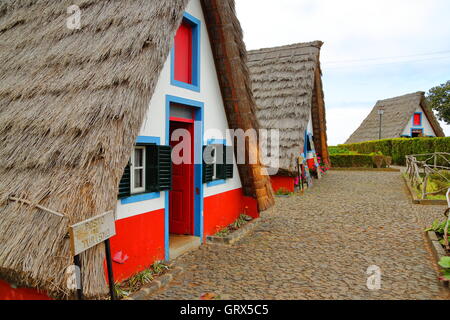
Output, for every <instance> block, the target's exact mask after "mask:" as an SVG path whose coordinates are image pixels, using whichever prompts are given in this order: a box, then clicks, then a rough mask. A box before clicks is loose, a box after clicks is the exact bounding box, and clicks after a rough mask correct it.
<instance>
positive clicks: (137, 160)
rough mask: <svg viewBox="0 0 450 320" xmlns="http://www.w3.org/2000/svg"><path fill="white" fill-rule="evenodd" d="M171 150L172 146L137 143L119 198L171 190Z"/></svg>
mask: <svg viewBox="0 0 450 320" xmlns="http://www.w3.org/2000/svg"><path fill="white" fill-rule="evenodd" d="M171 152H172V149H171V147H170V146H158V145H156V144H150V143H149V144H138V145H136V147H135V148H134V150H133V153H132V155H131V158H130V161H129V163H128V165H127V166H126V167H125V169H124V173H123V176H122V179H121V180H120V184H119V198H120V199H122V198H127V197H130V196H134V195H140V194H146V193H153V192H159V191H163V190H170V189H171V187H172V159H171Z"/></svg>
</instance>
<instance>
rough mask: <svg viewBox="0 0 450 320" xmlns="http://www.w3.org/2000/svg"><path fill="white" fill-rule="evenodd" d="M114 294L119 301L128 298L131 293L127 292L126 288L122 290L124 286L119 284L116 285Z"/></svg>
mask: <svg viewBox="0 0 450 320" xmlns="http://www.w3.org/2000/svg"><path fill="white" fill-rule="evenodd" d="M114 292H115V296H116V297H117V298H119V299H123V298H125V297H128V296H129V295H130V293H131V292H130V291H127V290H125V289H124V288H122V285H121V284H119V283H115V284H114Z"/></svg>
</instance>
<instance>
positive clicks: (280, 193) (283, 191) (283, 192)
mask: <svg viewBox="0 0 450 320" xmlns="http://www.w3.org/2000/svg"><path fill="white" fill-rule="evenodd" d="M291 193H292V192H290V191H289V190H288V189H285V188H280V189H278V190H277V192H275V195H277V196H288V195H290V194H291Z"/></svg>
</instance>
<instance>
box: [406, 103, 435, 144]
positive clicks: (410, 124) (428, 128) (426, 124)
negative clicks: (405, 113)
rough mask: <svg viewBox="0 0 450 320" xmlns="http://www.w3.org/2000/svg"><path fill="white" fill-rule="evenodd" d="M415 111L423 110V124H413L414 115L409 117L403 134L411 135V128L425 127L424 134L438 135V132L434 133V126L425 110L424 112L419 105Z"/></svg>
mask: <svg viewBox="0 0 450 320" xmlns="http://www.w3.org/2000/svg"><path fill="white" fill-rule="evenodd" d="M415 112H422V125H421V126H413V118H414V115H413V116H412V117H411V119H409V121H408V124H407V125H406V128H405V130H403V133H402V135H407V136H410V135H411V128H418V129H420V128H423V135H424V136H434V137H435V136H436V133H434V130H433V127H432V126H431V124H430V122H429V121H428V119H427V116H426V115H425V112H423V110H422V108H421V107H417V109H416V111H415Z"/></svg>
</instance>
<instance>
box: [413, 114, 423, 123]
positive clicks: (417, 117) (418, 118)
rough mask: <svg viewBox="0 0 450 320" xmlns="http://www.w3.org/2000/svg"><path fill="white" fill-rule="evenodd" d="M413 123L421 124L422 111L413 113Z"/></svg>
mask: <svg viewBox="0 0 450 320" xmlns="http://www.w3.org/2000/svg"><path fill="white" fill-rule="evenodd" d="M413 125H414V126H421V125H422V112H416V113H414V117H413Z"/></svg>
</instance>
